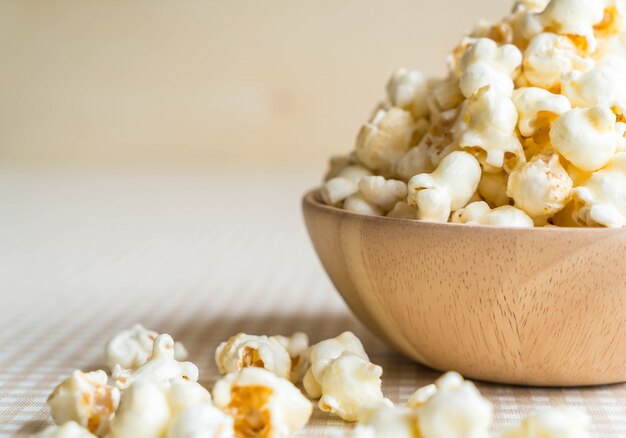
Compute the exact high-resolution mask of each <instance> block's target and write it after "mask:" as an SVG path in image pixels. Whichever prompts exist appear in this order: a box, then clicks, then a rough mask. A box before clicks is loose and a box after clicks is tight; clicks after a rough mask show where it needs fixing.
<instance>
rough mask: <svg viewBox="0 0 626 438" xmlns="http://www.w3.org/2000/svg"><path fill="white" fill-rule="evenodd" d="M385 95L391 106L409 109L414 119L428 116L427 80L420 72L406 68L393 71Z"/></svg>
mask: <svg viewBox="0 0 626 438" xmlns="http://www.w3.org/2000/svg"><path fill="white" fill-rule="evenodd" d="M387 95H388V97H389V101H390V102H391V104H392V105H393V106H396V107H398V108H402V109H403V110H406V111H409V112H410V113H411V114H412V115H413V118H414V119H415V120H418V119H421V118H422V117H426V116H428V113H429V110H428V102H427V100H426V98H427V95H428V82H427V81H426V78H425V77H424V76H423V75H422V74H421V73H420V72H418V71H416V70H409V69H406V68H400V69H398V70H396V71H394V72H393V74H392V75H391V78H390V79H389V82H388V83H387Z"/></svg>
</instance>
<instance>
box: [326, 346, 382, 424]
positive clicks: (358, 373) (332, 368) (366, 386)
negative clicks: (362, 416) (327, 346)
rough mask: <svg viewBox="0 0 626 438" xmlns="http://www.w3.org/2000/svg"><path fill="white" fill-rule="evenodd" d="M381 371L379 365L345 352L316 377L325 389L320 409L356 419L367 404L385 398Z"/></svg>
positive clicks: (350, 419)
mask: <svg viewBox="0 0 626 438" xmlns="http://www.w3.org/2000/svg"><path fill="white" fill-rule="evenodd" d="M382 374H383V369H382V368H381V367H380V366H378V365H374V364H373V363H371V362H370V361H369V360H366V359H363V358H362V357H361V356H359V355H358V354H354V353H351V352H349V351H344V352H343V353H341V356H339V357H338V358H336V359H334V360H333V361H332V362H330V363H329V364H328V365H327V366H326V367H324V369H323V371H322V373H321V374H320V375H319V377H316V379H317V380H318V381H319V384H320V388H321V392H322V397H321V398H320V401H319V407H320V409H321V410H322V411H326V412H332V413H333V414H335V415H338V416H339V417H341V418H342V419H344V420H346V421H355V420H356V419H357V414H358V412H359V409H360V408H361V407H362V406H363V405H364V404H367V403H371V402H377V401H382V400H384V396H383V393H382V389H381V387H382V382H381V380H380V377H381V376H382Z"/></svg>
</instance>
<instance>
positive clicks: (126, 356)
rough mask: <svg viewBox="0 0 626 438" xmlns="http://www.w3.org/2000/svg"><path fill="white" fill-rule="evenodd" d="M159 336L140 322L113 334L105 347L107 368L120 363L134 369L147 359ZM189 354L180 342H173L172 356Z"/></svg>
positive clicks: (123, 366)
mask: <svg viewBox="0 0 626 438" xmlns="http://www.w3.org/2000/svg"><path fill="white" fill-rule="evenodd" d="M157 336H159V334H158V333H157V332H155V331H152V330H148V329H147V328H145V327H144V326H143V325H141V324H135V325H134V326H132V327H131V328H129V329H127V330H122V331H120V332H119V333H117V334H116V335H115V336H113V337H112V338H111V339H110V340H109V342H107V344H106V347H105V358H106V361H107V365H108V366H109V369H111V370H112V369H113V368H114V367H115V365H120V366H121V367H122V368H126V369H132V370H134V369H136V368H139V367H140V366H141V365H143V364H144V363H146V362H147V361H148V358H149V357H150V354H151V353H152V344H153V343H154V340H155V339H156V338H157ZM188 356H189V353H188V352H187V349H186V348H185V346H184V345H183V344H182V343H180V342H175V343H174V357H175V358H176V360H185V359H187V357H188Z"/></svg>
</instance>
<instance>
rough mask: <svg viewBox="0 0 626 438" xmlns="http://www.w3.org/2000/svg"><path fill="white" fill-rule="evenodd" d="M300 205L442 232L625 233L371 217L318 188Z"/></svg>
mask: <svg viewBox="0 0 626 438" xmlns="http://www.w3.org/2000/svg"><path fill="white" fill-rule="evenodd" d="M302 204H303V205H308V206H310V207H312V208H315V209H317V210H319V211H323V212H325V213H328V214H333V215H338V216H345V217H348V218H353V219H360V220H363V221H366V222H372V223H394V222H395V223H396V224H401V223H404V224H411V226H420V227H431V228H435V229H436V228H440V229H441V230H442V231H443V230H444V229H448V230H451V229H472V230H490V231H493V230H507V231H509V232H516V233H577V234H591V233H593V234H597V235H604V234H614V233H621V232H626V228H624V227H622V228H608V227H558V226H554V227H532V228H521V227H501V226H492V225H475V224H471V225H470V224H456V223H451V222H434V221H422V220H419V219H404V218H397V217H387V216H372V215H367V214H362V213H355V212H352V211H348V210H343V209H341V208H339V207H333V206H332V205H326V204H324V203H323V202H322V201H321V199H320V197H319V188H315V189H311V190H309V191H307V192H306V193H305V194H304V196H303V197H302Z"/></svg>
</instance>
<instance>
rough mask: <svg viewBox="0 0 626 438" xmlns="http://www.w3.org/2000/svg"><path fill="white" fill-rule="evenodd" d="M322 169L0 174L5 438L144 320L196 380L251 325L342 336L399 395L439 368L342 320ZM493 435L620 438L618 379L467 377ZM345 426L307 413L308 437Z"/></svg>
mask: <svg viewBox="0 0 626 438" xmlns="http://www.w3.org/2000/svg"><path fill="white" fill-rule="evenodd" d="M316 181H317V172H312V171H310V170H309V171H301V170H290V171H286V170H277V169H265V170H262V171H250V170H247V169H241V168H240V169H237V168H233V170H232V171H230V172H226V171H216V170H211V169H204V170H200V169H195V170H190V169H178V170H171V169H170V170H162V171H158V170H143V171H137V170H130V169H127V170H123V169H122V170H120V169H117V170H106V169H100V170H76V169H62V168H57V169H47V170H43V169H35V168H27V167H7V166H4V167H0V436H3V437H4V436H14V435H28V434H30V433H32V432H34V431H36V430H38V429H40V428H41V427H42V426H44V425H46V424H48V423H49V422H50V417H49V414H48V411H47V408H46V405H45V399H46V397H47V396H48V394H49V393H50V391H51V390H52V388H53V387H54V386H55V385H56V384H57V383H58V382H59V381H60V380H61V379H62V378H64V377H65V376H67V375H68V374H69V373H70V372H71V371H72V370H74V369H76V368H81V369H83V370H87V369H96V368H101V367H103V359H102V349H103V345H104V343H105V341H106V340H107V338H108V337H109V336H111V334H113V333H114V332H115V331H116V330H118V329H121V328H125V327H128V326H129V325H131V324H133V323H135V322H142V323H144V324H145V325H147V326H148V327H150V328H153V329H155V330H159V331H164V332H168V333H171V334H172V335H173V336H174V337H175V338H176V339H178V340H181V341H183V342H184V343H185V345H186V346H187V348H188V349H189V351H190V353H191V357H190V359H191V360H192V361H193V362H195V363H196V364H197V365H198V366H199V368H200V381H201V383H203V384H205V385H207V386H211V385H212V383H213V382H214V381H215V379H216V378H217V377H218V376H217V371H216V367H215V365H214V362H213V351H214V349H215V346H216V344H217V343H218V342H219V341H221V340H224V339H226V338H227V337H229V336H230V335H232V334H234V333H236V332H239V331H246V332H249V333H259V334H275V333H284V334H289V333H291V332H293V331H295V330H301V331H305V332H306V333H308V334H309V336H310V337H311V339H312V340H313V341H317V340H320V339H322V338H325V337H330V336H334V335H336V334H338V333H339V332H341V331H342V330H353V331H354V332H355V333H357V335H358V336H360V337H361V339H362V340H363V342H364V344H365V347H366V349H367V351H368V352H369V353H370V355H371V358H372V360H373V361H374V362H376V363H379V364H381V365H382V366H383V368H384V376H383V384H384V391H385V393H386V395H387V396H388V397H389V398H391V399H392V400H393V401H395V402H403V401H405V400H406V399H407V398H408V396H409V395H410V394H411V392H412V391H413V390H414V389H415V388H416V387H417V386H419V385H423V384H425V383H429V382H431V381H432V380H433V379H434V378H436V376H437V375H438V373H437V372H434V371H431V370H428V369H425V368H423V367H420V366H418V365H416V364H414V363H412V362H410V361H408V360H406V359H404V358H402V357H401V356H399V355H397V354H395V353H394V352H393V351H391V350H389V349H388V348H387V347H385V346H384V345H383V344H381V343H380V342H379V341H377V340H376V339H375V338H374V337H373V336H372V335H370V334H369V333H368V332H367V330H366V329H364V328H363V327H362V326H361V325H360V324H359V323H358V322H357V321H355V319H354V318H353V317H352V316H351V314H350V312H349V311H348V309H347V308H346V307H345V305H344V304H343V302H342V301H341V299H340V298H339V296H338V294H337V293H336V292H335V291H334V289H333V287H332V285H331V284H330V282H329V280H328V279H327V277H326V276H325V274H324V272H323V270H322V268H321V266H320V264H319V262H318V260H317V258H316V256H315V254H314V253H313V249H312V247H311V245H310V243H309V241H308V238H307V236H306V232H305V230H304V227H303V224H302V220H301V216H300V209H299V208H300V207H299V202H300V199H299V197H300V194H301V193H303V192H304V190H305V189H307V188H309V187H310V186H312V185H313V184H315V183H316ZM478 386H479V388H480V390H481V391H482V393H483V394H484V395H485V396H486V397H488V398H489V399H490V400H491V401H492V402H493V403H494V405H495V423H494V436H498V431H499V430H500V429H501V428H502V426H503V425H507V424H512V423H515V422H517V421H518V420H519V419H520V418H521V417H522V416H524V415H526V414H528V413H529V412H531V411H533V410H536V409H543V408H546V407H548V406H552V405H558V404H569V405H573V406H579V407H582V408H584V409H586V410H587V412H588V413H589V414H590V416H591V417H592V421H593V425H592V436H606V437H626V385H613V386H606V387H597V388H576V389H567V390H565V389H541V388H534V389H532V388H521V387H509V386H502V385H491V384H482V383H479V384H478ZM344 427H346V426H345V424H344V423H342V422H341V421H338V420H336V419H334V418H331V417H329V416H328V415H326V414H322V413H321V412H319V411H316V412H315V414H314V416H313V419H312V421H311V423H310V425H309V427H308V428H307V429H306V430H305V431H304V432H303V434H302V435H303V436H324V435H326V434H327V433H329V432H331V431H334V430H339V429H341V428H344Z"/></svg>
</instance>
